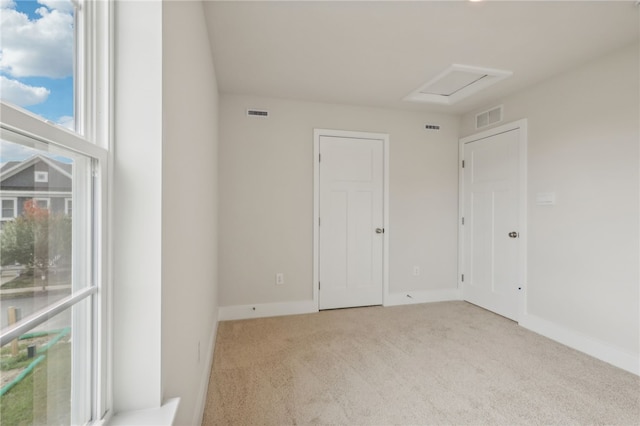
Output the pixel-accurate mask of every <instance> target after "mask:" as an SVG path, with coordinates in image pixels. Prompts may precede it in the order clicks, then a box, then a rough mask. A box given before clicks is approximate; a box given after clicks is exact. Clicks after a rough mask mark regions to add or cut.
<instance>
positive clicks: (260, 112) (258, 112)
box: [247, 109, 269, 118]
mask: <svg viewBox="0 0 640 426" xmlns="http://www.w3.org/2000/svg"><path fill="white" fill-rule="evenodd" d="M247 117H260V118H269V111H267V110H264V109H248V110H247Z"/></svg>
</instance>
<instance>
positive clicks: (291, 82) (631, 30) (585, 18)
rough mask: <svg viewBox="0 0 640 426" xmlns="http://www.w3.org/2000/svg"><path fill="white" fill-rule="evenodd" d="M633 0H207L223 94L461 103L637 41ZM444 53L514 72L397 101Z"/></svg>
mask: <svg viewBox="0 0 640 426" xmlns="http://www.w3.org/2000/svg"><path fill="white" fill-rule="evenodd" d="M635 3H636V2H635V1H562V2H560V1H485V2H468V1H423V2H420V1H410V2H403V1H372V2H370V1H352V2H347V1H333V2H328V1H327V2H312V1H298V2H272V1H258V2H244V1H207V2H205V14H206V19H207V22H208V25H209V33H210V37H211V46H212V51H213V56H214V62H215V67H216V73H217V78H218V85H219V88H220V91H221V92H223V93H235V94H249V95H258V96H268V97H278V98H287V99H299V100H310V101H319V102H332V103H342V104H353V105H364V106H380V107H391V108H404V109H420V110H424V111H433V112H446V113H453V114H461V113H464V112H467V111H470V110H472V109H474V108H477V107H480V106H485V105H487V104H490V103H491V102H493V101H496V100H497V99H499V98H500V97H502V96H505V95H507V94H509V93H512V92H514V91H518V90H520V89H523V88H525V87H527V86H530V85H532V84H535V83H536V82H538V81H541V80H544V79H546V78H548V77H550V76H552V75H554V74H557V73H560V72H562V71H564V70H568V69H570V68H573V67H577V66H579V65H581V64H583V63H586V62H588V61H589V60H591V59H594V58H597V57H599V56H602V55H605V54H606V53H607V52H611V51H613V50H615V49H617V48H621V47H623V46H625V45H628V44H631V43H633V42H637V41H638V40H639V33H640V31H639V20H638V17H639V8H638V7H637V6H636V5H635ZM451 64H463V65H473V66H480V67H487V68H497V69H501V70H510V71H513V76H512V77H511V78H509V79H507V80H504V81H502V82H500V83H498V84H496V85H495V86H492V87H490V88H488V89H485V90H483V91H481V92H479V93H477V94H475V95H473V96H471V97H470V98H468V99H466V100H463V101H460V102H458V103H456V104H454V105H451V106H442V105H440V106H438V105H429V104H418V103H410V102H405V101H403V100H402V99H403V98H404V97H405V96H407V95H408V94H409V93H411V92H412V91H413V90H415V89H417V88H418V87H419V86H421V85H422V84H424V83H425V82H427V81H428V80H430V79H431V78H433V77H435V76H436V75H438V74H439V73H440V72H442V71H443V70H445V69H446V68H447V67H449V66H450V65H451ZM595 84H599V82H597V81H594V85H595Z"/></svg>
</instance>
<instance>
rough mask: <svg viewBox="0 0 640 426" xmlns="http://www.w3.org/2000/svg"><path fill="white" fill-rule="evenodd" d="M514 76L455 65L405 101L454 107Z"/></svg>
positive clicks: (494, 70)
mask: <svg viewBox="0 0 640 426" xmlns="http://www.w3.org/2000/svg"><path fill="white" fill-rule="evenodd" d="M512 74H513V73H512V72H511V71H503V70H496V69H491V68H480V67H473V66H469V65H458V64H453V65H451V66H450V67H449V68H447V69H446V70H444V71H443V72H441V73H440V74H438V75H437V76H436V77H434V78H432V79H431V80H429V81H428V82H427V83H426V84H424V85H422V86H420V87H419V88H418V89H416V90H414V91H413V92H411V93H410V94H409V95H407V96H406V97H405V98H404V100H405V101H412V102H427V103H434V104H441V105H453V104H454V103H456V102H458V101H460V100H462V99H464V98H466V97H468V96H471V95H473V94H474V93H476V92H479V91H480V90H482V89H485V88H487V87H489V86H491V85H493V84H496V83H497V82H499V81H501V80H504V79H505V78H507V77H510V76H511V75H512Z"/></svg>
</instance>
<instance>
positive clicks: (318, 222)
mask: <svg viewBox="0 0 640 426" xmlns="http://www.w3.org/2000/svg"><path fill="white" fill-rule="evenodd" d="M318 226H320V218H318Z"/></svg>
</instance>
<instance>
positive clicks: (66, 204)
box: [64, 198, 73, 217]
mask: <svg viewBox="0 0 640 426" xmlns="http://www.w3.org/2000/svg"><path fill="white" fill-rule="evenodd" d="M69 205H71V206H69ZM64 214H66V215H67V216H69V217H73V198H65V199H64Z"/></svg>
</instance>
